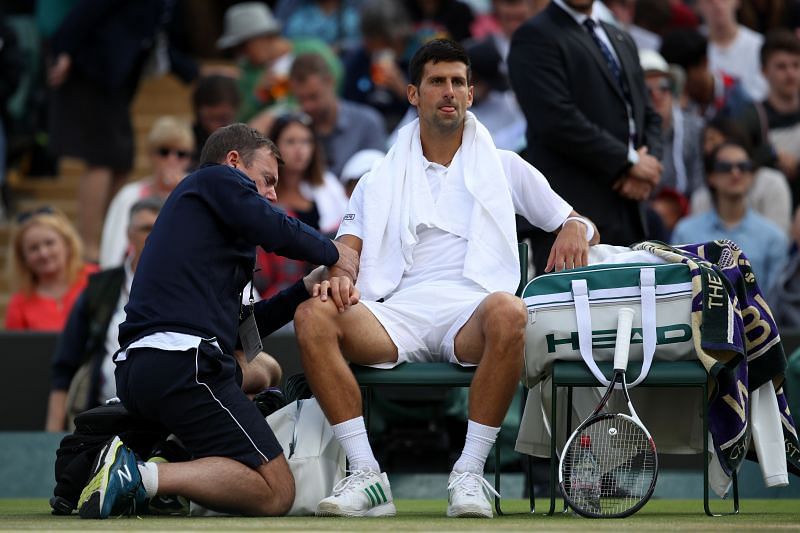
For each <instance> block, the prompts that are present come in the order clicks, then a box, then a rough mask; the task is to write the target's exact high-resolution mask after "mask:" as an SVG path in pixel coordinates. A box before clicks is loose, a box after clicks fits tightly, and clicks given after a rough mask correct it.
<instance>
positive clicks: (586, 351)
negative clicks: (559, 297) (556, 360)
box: [572, 268, 656, 388]
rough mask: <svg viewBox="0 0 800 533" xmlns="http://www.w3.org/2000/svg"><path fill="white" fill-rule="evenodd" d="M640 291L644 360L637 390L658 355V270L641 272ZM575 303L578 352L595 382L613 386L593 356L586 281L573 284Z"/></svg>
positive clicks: (579, 280)
mask: <svg viewBox="0 0 800 533" xmlns="http://www.w3.org/2000/svg"><path fill="white" fill-rule="evenodd" d="M639 288H640V291H641V304H642V337H643V342H644V345H643V347H644V358H643V361H642V371H641V373H640V374H639V377H637V378H636V379H635V380H634V381H633V382H632V383H630V384H629V385H628V388H633V387H635V386H636V385H638V384H639V383H641V382H642V381H644V379H645V378H646V377H647V373H648V372H649V371H650V366H651V364H652V363H653V356H654V355H655V351H656V275H655V269H654V268H642V269H640V271H639ZM572 299H573V302H574V304H575V317H576V319H577V322H578V348H579V350H580V353H581V357H582V358H583V361H584V363H586V366H587V367H589V370H590V371H591V372H592V375H594V377H595V379H597V381H598V382H599V383H600V384H602V385H603V386H605V387H607V386H608V384H609V383H611V382H610V381H609V380H608V379H607V378H606V376H605V375H604V374H603V372H602V371H601V370H600V368H599V367H598V366H597V363H596V362H595V360H594V355H593V354H592V315H591V312H590V306H589V287H588V286H587V284H586V280H585V279H575V280H572ZM618 386H621V385H618Z"/></svg>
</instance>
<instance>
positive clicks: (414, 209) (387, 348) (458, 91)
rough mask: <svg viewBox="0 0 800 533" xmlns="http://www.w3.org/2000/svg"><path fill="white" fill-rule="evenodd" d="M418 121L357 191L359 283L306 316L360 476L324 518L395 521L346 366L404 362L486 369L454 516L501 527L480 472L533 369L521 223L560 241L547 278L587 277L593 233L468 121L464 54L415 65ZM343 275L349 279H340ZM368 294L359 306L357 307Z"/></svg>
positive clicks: (352, 223)
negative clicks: (518, 292) (525, 374)
mask: <svg viewBox="0 0 800 533" xmlns="http://www.w3.org/2000/svg"><path fill="white" fill-rule="evenodd" d="M410 79H411V84H410V85H409V86H408V99H409V102H410V103H411V104H412V105H414V106H416V108H417V110H418V113H419V119H418V120H415V121H414V122H412V123H411V124H409V125H408V126H406V127H405V128H403V129H402V130H401V132H400V134H399V137H398V140H397V142H396V144H395V145H394V147H393V148H392V149H391V150H390V152H389V153H388V154H387V155H386V157H385V158H384V159H383V160H382V161H380V162H378V163H376V165H375V166H373V170H372V172H371V173H368V174H367V175H366V176H365V177H364V178H362V179H361V180H360V181H359V183H358V185H357V186H356V189H355V191H354V193H353V197H352V198H351V201H350V206H349V208H348V211H347V214H346V215H345V217H344V220H343V222H342V225H341V227H340V229H339V236H338V240H339V241H341V242H343V243H344V244H347V245H349V246H351V247H352V248H354V249H355V250H356V251H357V252H359V253H360V273H359V276H358V284H357V288H358V289H359V290H360V291H361V299H360V301H358V302H357V303H352V302H356V301H357V297H353V298H352V299H350V298H348V297H347V295H348V294H349V290H350V287H351V285H350V283H351V282H352V281H353V280H351V279H349V278H346V279H344V280H342V279H339V278H334V279H333V281H331V282H328V281H325V282H323V283H322V288H323V290H324V291H329V293H330V295H331V298H329V299H328V300H327V301H323V300H321V299H315V300H313V301H312V300H309V301H307V302H305V303H304V304H302V305H301V306H300V307H299V308H298V310H297V313H296V314H295V327H296V331H297V338H298V341H299V344H300V352H301V356H302V362H303V367H304V369H305V372H306V376H307V378H308V381H309V384H310V385H311V389H312V391H313V392H314V395H315V396H316V397H317V399H318V400H319V403H320V405H321V406H322V409H323V411H324V412H325V414H326V416H327V417H328V420H329V421H330V422H331V424H332V425H333V432H334V434H335V436H336V438H337V439H338V440H339V442H340V443H341V444H342V446H343V448H344V450H345V452H346V454H347V459H348V461H349V464H350V475H348V476H347V477H346V478H344V479H343V480H342V481H341V482H340V483H339V484H338V485H337V486H336V487H334V490H333V494H331V495H330V496H329V497H327V498H325V499H324V500H322V501H321V502H320V504H319V507H318V509H317V514H318V515H323V516H325V515H336V516H388V515H393V514H395V506H394V503H393V501H392V491H391V487H390V486H389V480H388V478H387V476H386V474H385V473H382V472H381V468H380V465H379V464H378V462H377V461H376V459H375V456H374V455H373V452H372V449H371V447H370V444H369V440H368V439H367V432H366V428H365V426H364V420H363V418H362V416H361V412H362V406H361V393H360V390H359V388H358V385H357V383H356V381H355V379H354V377H353V374H352V373H351V371H350V368H349V366H348V363H349V362H351V363H356V364H360V365H370V366H374V367H379V368H392V367H394V366H396V365H398V364H400V363H403V362H406V361H415V362H419V361H424V362H433V361H447V362H451V363H454V364H458V365H462V366H476V365H477V367H478V368H477V371H476V373H475V377H474V378H473V381H472V387H471V390H470V402H469V422H468V430H467V436H466V443H465V445H464V450H463V452H462V454H461V457H460V458H459V459H458V461H457V462H456V463H455V465H454V466H453V471H452V473H451V474H450V478H449V483H448V489H449V504H448V509H447V515H448V516H472V517H491V516H492V507H491V504H490V500H489V498H490V494H491V493H494V489H493V488H492V487H491V486H490V485H489V484H488V482H486V481H485V480H484V478H483V468H484V463H485V462H486V458H487V456H488V454H489V451H490V450H491V448H492V445H493V444H494V442H495V439H496V438H497V434H498V431H499V429H500V424H501V422H502V420H503V417H504V416H505V414H506V411H507V410H508V406H509V404H510V402H511V399H512V397H513V394H514V391H515V390H516V385H517V383H518V382H519V379H520V374H521V371H522V367H523V344H524V337H525V324H526V320H527V312H526V309H525V306H524V304H523V302H522V301H521V300H520V299H519V298H517V297H515V296H514V295H513V293H514V290H515V289H516V287H517V285H518V284H519V258H518V256H517V243H516V229H515V218H514V213H515V212H516V213H520V214H521V215H523V216H525V217H526V218H527V219H528V220H529V221H530V222H531V223H533V224H534V225H536V226H538V227H540V228H543V229H544V230H546V231H551V232H558V236H557V238H556V241H555V244H554V245H553V248H552V251H551V253H550V257H549V260H548V270H552V269H556V270H561V269H563V268H564V267H570V268H571V267H573V266H575V267H577V266H583V265H585V264H586V262H587V252H588V246H589V242H590V241H591V242H597V241H598V236H597V232H596V231H595V228H594V225H593V224H592V223H591V222H590V221H588V220H587V219H585V218H582V217H579V216H578V215H577V213H575V212H574V211H573V210H572V208H571V207H570V206H569V204H567V203H566V202H565V201H564V200H563V199H561V198H560V197H559V196H558V195H557V194H555V192H553V190H552V189H551V188H550V186H549V184H548V183H547V180H546V179H545V178H544V176H542V174H541V173H540V172H538V171H537V170H536V169H535V168H533V167H532V166H530V165H529V164H528V163H526V162H525V161H524V160H523V159H522V158H520V157H519V156H517V155H516V154H515V153H513V152H508V151H505V150H498V149H497V148H496V147H495V146H494V143H493V142H492V138H491V136H490V135H489V133H488V132H487V130H486V128H484V126H483V125H481V124H480V123H479V122H478V121H477V120H476V119H475V117H474V116H473V115H472V114H471V113H469V112H468V111H467V109H468V108H469V107H470V105H471V104H472V86H471V85H470V63H469V59H468V57H467V54H466V53H465V52H464V50H463V48H462V47H461V46H460V45H458V44H457V43H455V42H453V41H449V40H435V41H432V42H430V43H428V44H426V45H425V46H423V47H422V48H421V49H420V50H419V51H418V52H417V53H416V55H415V56H414V58H413V59H412V61H411V66H410ZM331 275H332V276H340V275H341V273H340V272H338V270H336V269H331ZM356 296H357V295H356Z"/></svg>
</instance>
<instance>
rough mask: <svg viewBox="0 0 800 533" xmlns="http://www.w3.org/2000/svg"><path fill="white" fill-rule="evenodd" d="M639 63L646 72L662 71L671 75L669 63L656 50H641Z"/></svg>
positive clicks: (661, 72)
mask: <svg viewBox="0 0 800 533" xmlns="http://www.w3.org/2000/svg"><path fill="white" fill-rule="evenodd" d="M639 64H640V65H642V70H644V73H645V74H647V73H650V72H653V73H656V72H657V73H660V74H664V75H666V76H669V75H670V71H669V65H668V64H667V60H666V59H664V57H663V56H662V55H661V54H659V53H658V52H656V51H655V50H639Z"/></svg>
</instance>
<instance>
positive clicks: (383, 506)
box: [317, 470, 397, 516]
mask: <svg viewBox="0 0 800 533" xmlns="http://www.w3.org/2000/svg"><path fill="white" fill-rule="evenodd" d="M396 513H397V509H395V507H394V503H393V502H392V489H391V487H389V478H387V477H386V474H385V473H379V472H372V471H369V470H354V471H351V472H350V475H348V476H347V477H345V478H344V479H342V480H341V481H339V483H337V484H336V486H335V487H333V494H332V495H330V496H328V497H327V498H325V499H324V500H322V501H321V502H319V505H318V506H317V516H394V515H395V514H396Z"/></svg>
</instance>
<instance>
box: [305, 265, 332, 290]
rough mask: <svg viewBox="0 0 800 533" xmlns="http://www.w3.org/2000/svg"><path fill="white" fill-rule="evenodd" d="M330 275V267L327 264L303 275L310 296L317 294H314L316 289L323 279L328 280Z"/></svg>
mask: <svg viewBox="0 0 800 533" xmlns="http://www.w3.org/2000/svg"><path fill="white" fill-rule="evenodd" d="M329 277H330V275H329V273H328V268H327V267H325V266H318V267H317V268H315V269H314V270H312V271H311V272H309V273H308V274H306V275H305V276H304V277H303V285H305V287H306V291H308V295H309V296H317V295H316V294H314V291H315V290H317V287H318V286H319V284H320V283H322V281H323V280H326V279H328V278H329Z"/></svg>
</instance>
